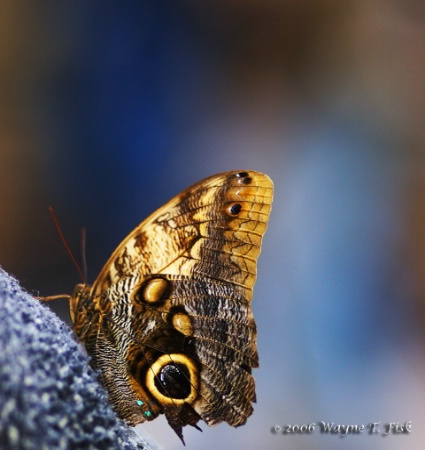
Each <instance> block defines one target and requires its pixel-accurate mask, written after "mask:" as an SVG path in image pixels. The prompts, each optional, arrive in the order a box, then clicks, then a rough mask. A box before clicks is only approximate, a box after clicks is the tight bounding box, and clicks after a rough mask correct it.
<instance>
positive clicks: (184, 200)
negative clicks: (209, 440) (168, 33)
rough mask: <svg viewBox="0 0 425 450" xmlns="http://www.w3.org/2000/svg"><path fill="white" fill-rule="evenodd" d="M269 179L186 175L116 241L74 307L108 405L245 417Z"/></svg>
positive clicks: (148, 413)
mask: <svg viewBox="0 0 425 450" xmlns="http://www.w3.org/2000/svg"><path fill="white" fill-rule="evenodd" d="M272 195H273V184H272V182H271V180H270V179H269V178H268V177H267V176H266V175H263V174H261V173H258V172H253V171H249V172H248V171H247V172H226V173H223V174H219V175H215V176H212V177H210V178H207V179H205V180H203V181H200V182H198V183H196V184H195V185H193V186H191V187H190V188H188V189H186V190H185V191H184V192H182V193H181V194H180V195H178V196H176V197H175V198H174V199H172V200H171V201H169V202H168V203H167V204H166V205H164V206H163V207H162V208H160V209H159V210H157V211H156V212H155V213H153V214H152V215H151V216H150V217H148V218H147V219H146V220H145V221H143V222H142V223H141V224H140V225H139V226H138V227H137V228H136V229H135V230H133V232H132V233H130V235H128V236H127V238H126V239H125V240H124V241H123V242H122V243H121V244H120V245H119V246H118V248H117V249H116V250H115V252H114V253H113V254H112V256H111V257H110V259H109V260H108V262H107V263H106V265H105V266H104V268H103V269H102V271H101V273H100V275H99V277H98V278H97V280H96V281H95V283H94V285H93V287H92V288H91V290H89V289H88V288H87V289H82V291H80V293H79V294H78V295H79V297H78V302H74V303H75V304H76V305H77V306H76V307H75V308H74V311H73V315H74V317H75V328H76V330H77V334H79V335H80V337H81V338H82V340H83V341H84V342H85V345H86V347H87V350H88V352H89V353H90V354H91V356H92V359H93V363H94V365H95V366H96V367H97V368H98V369H99V370H100V374H101V380H102V382H103V384H104V386H105V387H106V389H107V390H108V392H109V397H110V400H111V402H112V404H113V405H114V406H115V409H116V411H117V413H118V414H119V415H120V416H121V417H122V418H124V419H126V420H127V422H129V423H130V424H132V425H135V424H137V423H140V422H142V421H144V420H150V419H152V418H154V417H156V416H157V415H158V414H160V413H164V414H165V415H166V417H167V419H168V421H169V423H170V425H171V426H172V427H173V428H174V429H175V431H176V432H177V434H179V436H180V437H181V438H182V433H181V427H182V426H185V425H187V424H191V425H194V426H196V423H197V421H198V420H199V419H200V418H201V419H203V420H204V421H205V422H206V423H207V424H208V425H214V424H216V423H219V422H221V421H226V422H227V423H229V424H230V425H232V426H238V425H242V424H243V423H245V421H246V419H247V417H248V416H249V415H250V414H251V413H252V409H253V408H252V402H253V401H255V386H254V378H253V377H252V375H251V368H252V367H257V366H258V355H257V349H256V326H255V322H254V318H253V314H252V310H251V305H250V303H251V299H252V289H253V286H254V283H255V280H256V265H257V258H258V255H259V253H260V247H261V240H262V237H263V235H264V232H265V230H266V226H267V222H268V218H269V213H270V209H271V202H272Z"/></svg>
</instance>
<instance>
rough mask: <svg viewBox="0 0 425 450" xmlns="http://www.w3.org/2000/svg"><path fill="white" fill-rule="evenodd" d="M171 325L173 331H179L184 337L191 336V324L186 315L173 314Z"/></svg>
mask: <svg viewBox="0 0 425 450" xmlns="http://www.w3.org/2000/svg"><path fill="white" fill-rule="evenodd" d="M171 324H172V326H173V328H174V329H175V330H177V331H179V332H180V333H182V334H184V335H185V336H192V334H193V329H192V322H191V320H190V317H189V316H188V315H187V314H185V313H182V312H178V313H176V314H174V315H173V317H172V319H171Z"/></svg>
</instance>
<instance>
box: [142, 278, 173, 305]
mask: <svg viewBox="0 0 425 450" xmlns="http://www.w3.org/2000/svg"><path fill="white" fill-rule="evenodd" d="M171 289H172V285H171V283H170V281H169V280H166V279H165V278H159V277H158V278H151V279H149V280H147V281H144V282H143V283H142V284H141V285H140V286H139V287H138V288H137V291H136V293H135V295H134V298H135V299H136V300H138V301H142V302H147V303H157V302H160V301H164V300H167V299H168V298H169V297H170V295H171Z"/></svg>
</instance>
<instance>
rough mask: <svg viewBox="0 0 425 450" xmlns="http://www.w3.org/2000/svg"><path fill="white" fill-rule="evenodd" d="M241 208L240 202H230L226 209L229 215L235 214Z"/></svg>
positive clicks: (237, 213)
mask: <svg viewBox="0 0 425 450" xmlns="http://www.w3.org/2000/svg"><path fill="white" fill-rule="evenodd" d="M241 210H242V205H241V204H240V203H231V204H230V205H229V206H228V207H227V209H226V211H227V214H229V216H237V215H239V213H240V212H241Z"/></svg>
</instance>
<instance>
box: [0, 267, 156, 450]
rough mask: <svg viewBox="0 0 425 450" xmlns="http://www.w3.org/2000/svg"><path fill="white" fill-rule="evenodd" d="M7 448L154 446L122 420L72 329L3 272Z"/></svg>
mask: <svg viewBox="0 0 425 450" xmlns="http://www.w3.org/2000/svg"><path fill="white" fill-rule="evenodd" d="M0 344H1V350H0V448H1V449H25V450H26V449H34V450H41V449H127V450H130V449H139V450H141V449H153V447H152V445H150V444H147V443H146V442H145V441H144V439H142V438H140V437H139V436H138V435H137V434H136V433H135V432H134V430H133V429H132V428H130V427H128V426H126V425H125V424H124V423H123V422H122V421H120V420H119V419H118V418H117V417H116V415H115V414H114V412H113V410H112V409H111V407H110V405H109V404H108V401H107V394H106V392H105V391H104V390H103V388H102V387H101V386H100V385H99V384H98V382H97V381H96V375H95V373H94V372H93V371H92V370H91V368H90V367H89V365H88V357H87V356H86V355H85V354H84V351H83V349H82V348H81V347H80V346H79V345H78V344H77V342H76V341H75V338H74V336H73V333H72V331H71V330H70V329H69V328H68V326H67V325H65V324H64V323H62V322H61V321H60V320H59V319H58V318H57V317H56V316H55V315H54V314H53V313H52V312H51V311H50V310H49V308H47V307H46V306H45V305H43V304H41V303H40V302H39V301H38V300H36V299H34V298H33V297H31V296H30V295H29V294H27V293H25V292H23V291H22V289H21V288H20V286H19V284H18V282H17V281H16V280H14V279H13V278H12V277H10V276H9V275H8V274H7V273H5V272H4V271H3V270H1V269H0Z"/></svg>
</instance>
